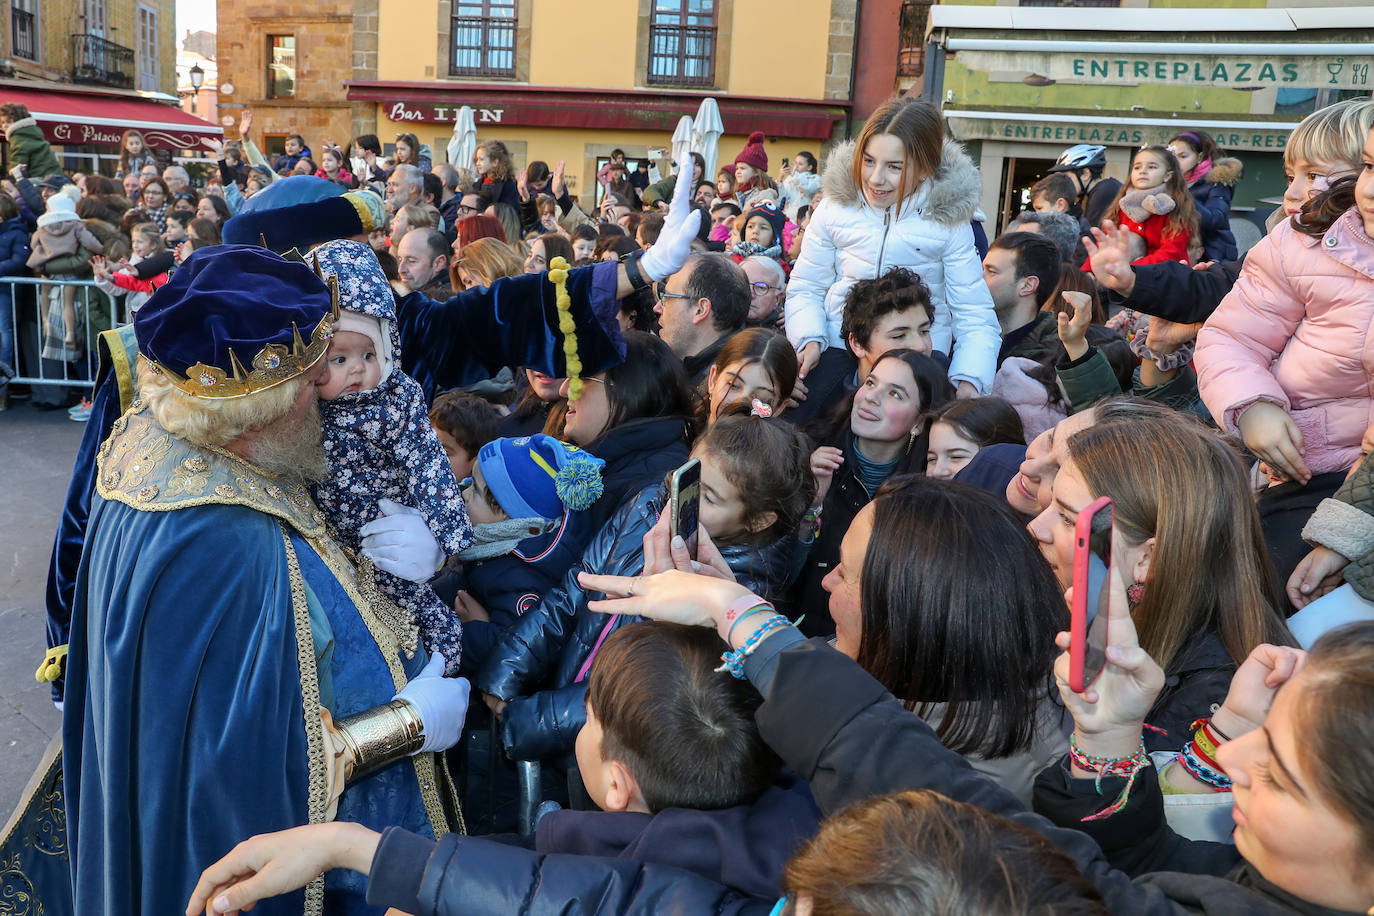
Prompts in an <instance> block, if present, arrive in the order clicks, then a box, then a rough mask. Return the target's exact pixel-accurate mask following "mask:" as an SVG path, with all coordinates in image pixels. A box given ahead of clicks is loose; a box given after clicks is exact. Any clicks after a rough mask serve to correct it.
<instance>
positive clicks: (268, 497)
mask: <svg viewBox="0 0 1374 916" xmlns="http://www.w3.org/2000/svg"><path fill="white" fill-rule="evenodd" d="M96 492H98V493H99V494H100V495H101V497H103V498H104V499H108V500H113V501H116V502H121V503H124V504H125V505H127V506H131V507H132V508H134V509H138V510H141V511H144V512H170V511H172V510H175V509H185V508H190V507H192V506H205V505H215V504H218V505H225V506H245V507H247V508H249V509H256V510H258V511H259V512H265V513H267V514H268V515H272V516H275V517H276V518H279V519H281V520H282V521H284V522H286V523H287V524H289V525H291V527H293V528H295V529H296V530H297V531H299V532H300V533H301V534H302V535H304V536H305V537H307V538H312V539H314V538H318V537H320V536H322V535H325V534H326V530H325V524H324V516H322V515H321V514H320V510H319V509H317V508H316V507H315V502H314V500H312V499H311V498H310V493H309V492H308V491H307V490H306V489H305V487H303V486H301V485H300V484H295V483H291V484H288V483H285V482H283V481H281V480H278V479H277V478H275V477H273V476H272V475H271V474H269V473H267V472H266V471H263V470H260V469H258V468H255V467H254V466H253V465H252V464H250V463H248V462H247V461H244V460H243V459H242V458H239V457H238V456H237V455H233V454H231V453H229V452H226V451H221V450H218V449H207V448H203V447H201V446H198V445H194V444H192V443H190V442H187V441H186V440H185V439H182V438H179V437H177V436H174V435H172V434H171V433H169V432H167V430H165V429H163V428H162V427H161V426H159V425H158V424H157V423H156V422H155V421H154V420H153V419H152V417H150V416H148V415H147V414H146V413H145V412H144V406H143V403H142V402H141V401H138V400H136V401H135V402H134V405H133V407H132V408H130V410H129V412H128V413H126V414H124V416H122V417H120V418H119V419H118V420H116V421H115V422H114V426H113V427H112V428H111V430H110V436H109V438H107V439H106V440H105V444H104V445H102V446H101V447H100V454H99V456H98V457H97V458H96Z"/></svg>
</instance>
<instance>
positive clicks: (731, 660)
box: [716, 614, 792, 681]
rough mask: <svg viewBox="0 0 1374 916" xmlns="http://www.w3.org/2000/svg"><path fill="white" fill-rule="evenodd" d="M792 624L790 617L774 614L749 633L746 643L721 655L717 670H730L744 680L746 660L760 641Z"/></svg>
mask: <svg viewBox="0 0 1374 916" xmlns="http://www.w3.org/2000/svg"><path fill="white" fill-rule="evenodd" d="M791 625H792V624H791V623H790V622H789V621H788V619H787V618H786V617H784V616H782V615H781V614H774V615H773V616H772V617H769V618H768V619H767V620H765V621H764V622H763V625H762V626H760V627H759V628H758V629H757V630H755V631H754V632H753V633H750V634H749V638H748V639H746V640H745V641H744V645H742V646H740V647H739V648H738V649H736V650H735V651H733V652H726V653H724V654H723V655H721V657H720V662H721V664H720V667H719V668H717V669H716V671H729V672H730V673H731V674H732V675H734V676H735V677H736V678H738V679H739V680H741V681H742V680H744V679H745V678H744V660H745V659H746V658H748V657H749V656H751V655H753V654H754V650H755V649H757V648H758V647H759V643H761V642H763V638H764V637H765V636H767V635H768V634H769V633H772V632H773V631H774V630H781V629H782V628H783V627H788V626H791Z"/></svg>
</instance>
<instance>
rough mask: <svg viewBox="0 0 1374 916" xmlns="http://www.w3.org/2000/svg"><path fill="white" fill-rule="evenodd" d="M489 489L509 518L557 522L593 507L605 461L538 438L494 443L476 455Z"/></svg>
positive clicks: (558, 443)
mask: <svg viewBox="0 0 1374 916" xmlns="http://www.w3.org/2000/svg"><path fill="white" fill-rule="evenodd" d="M477 464H478V466H479V467H480V468H481V469H482V478H483V479H484V480H485V481H486V483H487V489H488V490H490V491H491V495H492V496H494V497H496V501H497V503H499V504H500V506H501V509H502V511H504V512H505V513H506V514H507V515H509V516H510V517H511V518H559V517H561V516H562V515H563V513H564V512H565V511H572V512H581V511H582V510H584V509H587V508H589V507H590V506H591V504H592V503H594V502H596V500H597V498H598V497H600V496H601V493H602V491H603V490H604V487H603V486H602V483H601V469H602V468H603V467H605V465H606V462H604V461H602V460H601V459H600V458H597V457H596V456H594V455H591V454H588V453H587V452H584V451H582V450H581V449H579V448H576V447H575V446H571V445H568V444H567V443H564V442H559V441H558V440H557V439H555V438H553V437H552V436H545V435H542V434H539V435H534V436H520V437H519V438H514V439H511V438H507V439H493V440H492V441H491V442H488V443H487V444H486V445H484V446H482V448H481V449H480V450H479V451H478V453H477Z"/></svg>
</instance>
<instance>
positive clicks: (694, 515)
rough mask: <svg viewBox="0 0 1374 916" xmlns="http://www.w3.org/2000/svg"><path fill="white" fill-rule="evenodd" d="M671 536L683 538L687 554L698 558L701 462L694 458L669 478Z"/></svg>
mask: <svg viewBox="0 0 1374 916" xmlns="http://www.w3.org/2000/svg"><path fill="white" fill-rule="evenodd" d="M668 513H669V515H668V518H669V519H670V522H671V524H672V531H671V532H670V533H671V534H677V535H681V536H682V540H683V541H685V542H686V543H687V553H688V554H689V555H691V557H692V559H693V560H695V559H696V558H697V525H698V523H699V521H700V519H701V462H700V461H698V460H697V459H695V458H693V459H692V460H691V461H689V462H687V463H686V464H684V465H683V466H682V467H680V468H678V469H677V470H676V471H674V472H673V475H672V476H671V477H669V478H668Z"/></svg>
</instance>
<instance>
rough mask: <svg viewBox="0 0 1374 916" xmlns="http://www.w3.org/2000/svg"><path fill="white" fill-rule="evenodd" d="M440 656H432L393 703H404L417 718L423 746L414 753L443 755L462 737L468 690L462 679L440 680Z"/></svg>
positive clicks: (467, 684) (442, 658) (465, 679)
mask: <svg viewBox="0 0 1374 916" xmlns="http://www.w3.org/2000/svg"><path fill="white" fill-rule="evenodd" d="M446 663H447V662H446V660H445V659H444V654H443V653H442V652H435V653H434V654H433V655H432V656H430V659H429V664H427V665H425V667H424V669H423V670H421V671H420V673H419V674H417V675H415V677H413V678H411V681H410V683H409V684H406V685H405V686H404V687H402V688H401V692H400V693H398V694H396V699H398V700H405V701H406V702H408V703H409V704H410V705H411V706H414V707H415V711H416V712H417V713H419V714H420V721H421V722H422V723H424V726H425V743H424V744H423V745H422V746H421V747H420V750H418V751H416V752H415V753H417V754H420V753H424V752H425V751H446V750H448V749H449V748H451V747H453V746H454V745H455V744H457V743H458V739H459V738H460V737H461V736H462V734H463V719H465V718H466V717H467V714H468V694H469V693H470V692H471V690H472V686H471V685H470V684H469V683H468V680H467V678H465V677H444V665H445V664H446Z"/></svg>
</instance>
